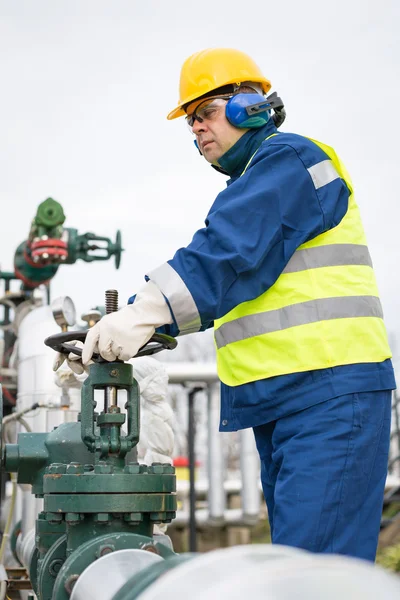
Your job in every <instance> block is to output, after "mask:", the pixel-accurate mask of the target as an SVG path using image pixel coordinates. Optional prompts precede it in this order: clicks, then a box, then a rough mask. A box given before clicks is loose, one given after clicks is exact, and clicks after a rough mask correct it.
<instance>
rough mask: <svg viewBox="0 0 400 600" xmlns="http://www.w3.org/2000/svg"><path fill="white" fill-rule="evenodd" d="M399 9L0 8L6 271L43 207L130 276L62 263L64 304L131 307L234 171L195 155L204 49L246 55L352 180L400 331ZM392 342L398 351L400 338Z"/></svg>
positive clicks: (316, 0)
mask: <svg viewBox="0 0 400 600" xmlns="http://www.w3.org/2000/svg"><path fill="white" fill-rule="evenodd" d="M399 31H400V2H399V0H381V1H380V2H379V3H377V2H372V1H371V0H364V1H362V0H347V1H344V0H336V1H335V2H329V3H328V2H326V0H301V1H296V0H285V2H282V3H281V4H279V3H271V2H266V1H265V0H264V1H260V0H252V1H251V2H239V1H237V0H231V1H230V2H226V1H220V2H219V1H217V0H215V1H213V2H209V1H203V2H191V1H190V0H187V1H186V2H184V3H179V4H177V3H171V2H164V1H162V0H158V1H157V0H147V1H144V0H142V1H136V0H108V1H105V0H86V1H85V0H0V57H1V59H0V85H1V93H0V134H1V137H0V165H1V171H0V173H1V175H0V202H1V207H2V217H1V221H0V222H1V226H0V232H1V233H0V263H1V268H2V269H3V270H11V268H12V262H13V254H14V251H15V249H16V247H17V245H18V244H19V243H20V242H21V241H22V240H23V239H25V238H26V236H27V233H28V231H29V227H30V221H31V219H32V217H33V215H34V212H35V211H36V207H37V205H38V204H39V202H41V201H42V200H44V199H45V198H47V197H48V196H52V197H53V198H55V199H56V200H58V201H59V202H61V203H62V205H63V207H64V211H65V213H66V215H67V220H66V223H65V225H66V226H67V227H75V228H77V229H79V231H80V232H81V233H83V232H85V231H93V232H95V233H97V234H99V235H107V236H109V237H112V238H114V237H115V232H116V229H118V228H119V229H121V230H122V237H123V244H124V247H125V248H126V251H125V252H124V255H123V259H122V264H121V268H120V270H119V271H115V269H114V266H113V261H112V262H109V263H96V264H87V263H77V264H76V265H73V266H65V267H62V268H61V269H60V271H59V273H58V274H57V276H56V277H55V279H54V283H53V286H52V293H53V297H54V296H56V295H61V294H69V295H71V296H72V297H73V299H74V300H75V302H76V305H77V308H78V311H79V312H82V311H84V310H85V309H87V308H89V307H90V306H92V305H95V304H102V303H103V291H104V289H106V288H110V287H116V288H118V289H119V291H120V297H121V301H123V300H124V299H125V298H127V297H128V296H129V295H131V294H133V293H135V292H136V290H137V289H138V288H139V287H140V286H141V285H142V282H143V279H142V278H143V274H144V273H145V272H146V271H147V270H150V269H152V268H154V267H156V266H157V265H159V264H161V263H163V262H165V261H166V260H167V259H169V258H170V257H171V256H172V254H173V253H174V251H175V250H176V249H177V248H178V247H180V246H183V245H186V244H187V243H188V242H189V241H190V239H191V237H192V235H193V233H194V231H195V230H196V229H197V228H199V227H201V226H202V225H203V221H204V218H205V216H206V214H207V212H208V209H209V207H210V206H211V204H212V202H213V200H214V198H215V196H216V194H217V193H218V192H219V191H220V190H221V189H223V187H224V186H225V179H226V178H225V177H224V176H222V175H219V174H218V173H216V172H214V171H213V170H212V169H211V168H210V167H209V166H208V164H207V163H206V162H205V161H204V160H203V159H201V157H200V156H199V155H198V154H197V151H196V150H195V149H194V147H193V143H192V139H191V136H190V134H189V132H188V130H187V128H186V125H185V124H184V122H183V121H182V119H180V120H179V119H178V120H176V121H172V122H168V121H167V120H166V118H165V117H166V114H167V113H168V112H169V110H171V109H172V108H173V107H175V105H176V100H177V98H178V79H179V71H180V67H181V65H182V63H183V61H184V60H185V59H186V58H187V56H189V55H190V54H192V53H193V52H196V51H197V50H200V49H203V48H207V47H215V46H225V47H234V48H238V49H240V50H243V51H245V52H247V53H248V54H250V55H251V56H252V57H253V58H254V59H255V61H256V62H257V63H258V64H259V66H260V67H261V69H262V70H263V72H264V74H265V75H266V76H267V77H268V78H270V79H271V80H272V84H273V90H277V91H278V92H279V94H280V95H281V97H282V98H283V99H284V101H285V104H286V108H287V113H288V117H287V120H286V122H285V124H284V126H283V127H282V130H285V131H293V132H296V133H300V134H305V135H308V136H310V137H312V138H315V139H319V140H321V141H323V142H325V143H327V144H329V145H332V146H333V147H334V148H335V149H336V151H337V152H338V154H339V155H340V156H341V158H342V159H343V160H344V162H345V164H346V166H347V168H348V170H349V171H350V173H351V175H352V178H353V182H354V184H355V189H356V192H357V200H358V203H359V205H360V208H361V213H362V215H363V220H364V226H365V229H366V232H367V237H368V240H369V246H370V250H371V254H372V258H373V261H374V264H375V269H376V275H377V278H378V284H379V287H380V291H381V297H382V302H383V306H384V310H385V314H386V323H387V327H388V329H389V330H390V332H391V333H392V335H396V336H397V338H398V337H399V334H400V331H399V320H398V310H397V305H398V295H399V287H400V286H399V281H400V273H399V269H398V264H399V261H400V239H399V235H398V227H399V225H398V219H399V217H400V210H399V207H398V204H399V193H398V182H397V175H398V171H399V152H398V143H399V142H398V140H399V134H400V127H399V124H400V116H399V115H400V85H399V77H400V60H399V58H400V42H399ZM397 345H398V346H399V352H400V339H398V342H397Z"/></svg>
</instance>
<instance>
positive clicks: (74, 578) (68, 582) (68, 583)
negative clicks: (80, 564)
mask: <svg viewBox="0 0 400 600" xmlns="http://www.w3.org/2000/svg"><path fill="white" fill-rule="evenodd" d="M78 579H79V575H75V574H74V575H70V576H69V577H68V578H67V580H66V582H65V583H64V587H65V590H66V592H67V594H71V592H72V588H73V587H74V585H75V584H76V582H77V581H78Z"/></svg>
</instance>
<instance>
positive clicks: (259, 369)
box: [214, 134, 391, 386]
mask: <svg viewBox="0 0 400 600" xmlns="http://www.w3.org/2000/svg"><path fill="white" fill-rule="evenodd" d="M273 135H277V134H273ZM269 137H272V136H269ZM267 139H268V138H267ZM310 139H311V138H310ZM311 141H312V142H314V143H315V144H317V146H319V147H320V148H321V149H322V150H323V151H324V152H325V153H326V154H327V155H328V156H329V158H330V161H332V164H328V165H327V166H328V167H329V168H330V169H332V170H333V167H334V169H336V171H337V173H338V174H339V175H340V177H342V179H344V181H345V182H346V184H347V186H348V188H349V190H350V196H349V204H348V209H347V212H346V214H345V216H344V217H343V219H342V220H341V222H340V223H339V225H337V226H336V227H334V228H333V229H330V230H329V231H327V232H325V233H322V234H321V235H318V236H317V237H315V238H314V239H312V240H310V241H309V242H306V243H305V244H302V245H301V246H299V248H297V250H296V252H295V253H294V254H293V256H292V257H291V259H290V260H289V262H288V264H287V265H286V268H285V269H284V271H283V272H282V274H281V275H280V276H279V278H278V279H277V281H276V282H275V283H274V285H273V286H271V287H270V288H269V289H268V290H267V291H266V292H265V293H263V294H261V296H259V297H258V298H255V299H254V300H250V301H248V302H243V303H242V304H239V305H238V306H236V307H235V308H233V309H232V310H231V311H229V312H228V313H227V314H226V315H224V316H223V317H221V318H220V319H216V320H215V322H214V337H215V344H216V348H217V367H218V375H219V377H220V379H221V381H222V382H223V383H225V384H227V385H229V386H237V385H242V384H244V383H249V382H251V381H257V380H260V379H266V378H268V377H274V376H276V375H287V374H289V373H298V372H304V371H312V370H315V369H326V368H329V367H336V366H339V365H349V364H356V363H373V362H382V361H384V360H386V359H387V358H390V357H391V352H390V348H389V344H388V341H387V334H386V329H385V325H384V322H383V314H382V308H381V303H380V300H379V297H378V289H377V285H376V280H375V275H374V272H373V268H372V263H371V259H370V255H369V252H368V248H367V244H366V238H365V234H364V229H363V226H362V223H361V218H360V214H359V210H358V207H357V204H356V202H355V200H354V197H353V187H352V183H351V180H350V176H349V175H348V173H347V171H346V169H345V167H344V165H343V164H342V162H341V161H340V159H339V158H338V156H337V155H336V153H335V151H334V150H333V148H331V147H329V146H327V145H325V144H322V143H321V142H317V141H316V140H311ZM253 158H254V155H253V156H252V157H251V158H250V161H249V162H248V163H247V165H246V167H245V169H244V171H243V173H244V172H245V171H246V170H247V168H248V166H249V165H250V163H251V161H252V160H253ZM330 161H328V160H327V161H325V162H326V163H329V162H330ZM243 173H242V175H243ZM310 174H311V176H312V173H310ZM336 177H337V175H336Z"/></svg>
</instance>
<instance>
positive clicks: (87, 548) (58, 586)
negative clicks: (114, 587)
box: [52, 533, 174, 600]
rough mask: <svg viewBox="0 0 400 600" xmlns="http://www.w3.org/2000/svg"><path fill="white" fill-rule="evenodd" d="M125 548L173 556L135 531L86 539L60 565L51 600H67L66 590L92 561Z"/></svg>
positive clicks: (162, 546)
mask: <svg viewBox="0 0 400 600" xmlns="http://www.w3.org/2000/svg"><path fill="white" fill-rule="evenodd" d="M127 548H133V549H135V548H137V549H148V550H149V551H152V552H156V553H157V554H159V555H160V556H162V557H163V558H167V557H170V556H174V552H173V551H172V550H170V549H169V548H168V547H167V546H164V544H159V543H154V542H153V540H152V539H151V538H148V537H146V536H141V535H137V534H135V533H112V534H106V535H103V536H100V537H98V538H95V539H92V540H88V541H86V542H85V543H83V544H82V545H80V546H79V547H78V548H77V549H76V550H75V552H73V553H72V554H71V555H70V556H69V557H68V558H67V560H66V561H65V563H64V564H63V566H62V567H61V570H60V572H59V574H58V577H57V579H56V582H55V585H54V590H53V596H52V600H68V598H69V593H68V591H67V590H68V589H72V586H73V584H74V583H75V582H76V580H77V578H78V577H79V575H81V574H82V573H83V571H84V570H85V569H86V568H87V567H88V566H89V565H90V564H91V563H92V562H94V561H95V560H96V559H97V558H100V557H101V556H104V555H105V554H107V553H109V552H115V551H117V550H126V549H127ZM110 576H112V574H110Z"/></svg>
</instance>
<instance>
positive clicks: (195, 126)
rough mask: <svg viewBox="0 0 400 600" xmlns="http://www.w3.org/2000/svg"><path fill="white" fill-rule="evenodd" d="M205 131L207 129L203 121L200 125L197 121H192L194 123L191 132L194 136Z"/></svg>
mask: <svg viewBox="0 0 400 600" xmlns="http://www.w3.org/2000/svg"><path fill="white" fill-rule="evenodd" d="M206 129H207V126H206V123H205V121H202V122H201V123H200V122H199V121H198V120H197V119H195V120H194V123H193V126H192V131H193V133H194V134H195V135H198V134H199V133H201V132H203V131H206Z"/></svg>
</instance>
